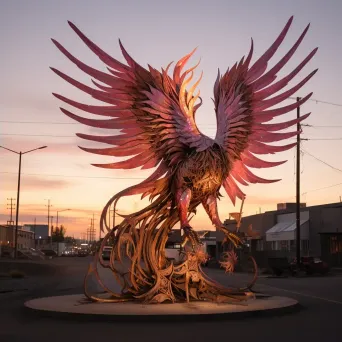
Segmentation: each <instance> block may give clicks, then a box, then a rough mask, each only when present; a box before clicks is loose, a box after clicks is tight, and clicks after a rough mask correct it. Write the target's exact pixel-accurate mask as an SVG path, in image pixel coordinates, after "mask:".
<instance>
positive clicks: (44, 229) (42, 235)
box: [24, 224, 50, 240]
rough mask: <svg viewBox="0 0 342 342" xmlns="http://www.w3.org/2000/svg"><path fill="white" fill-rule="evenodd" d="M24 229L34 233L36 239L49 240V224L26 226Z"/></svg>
mask: <svg viewBox="0 0 342 342" xmlns="http://www.w3.org/2000/svg"><path fill="white" fill-rule="evenodd" d="M24 228H25V229H28V230H30V231H31V232H33V233H34V234H35V236H36V239H41V240H44V239H47V238H48V237H49V236H50V231H49V226H48V225H47V224H24Z"/></svg>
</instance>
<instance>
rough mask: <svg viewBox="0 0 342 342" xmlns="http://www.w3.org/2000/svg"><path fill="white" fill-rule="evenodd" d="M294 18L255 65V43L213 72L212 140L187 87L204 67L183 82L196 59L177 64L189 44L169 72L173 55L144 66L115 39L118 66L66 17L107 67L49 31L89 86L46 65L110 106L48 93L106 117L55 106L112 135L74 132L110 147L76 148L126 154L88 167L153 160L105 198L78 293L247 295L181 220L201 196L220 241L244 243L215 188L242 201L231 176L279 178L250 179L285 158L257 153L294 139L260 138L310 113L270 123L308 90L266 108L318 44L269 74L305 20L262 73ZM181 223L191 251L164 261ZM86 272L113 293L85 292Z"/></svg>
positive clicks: (151, 298)
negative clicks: (138, 178)
mask: <svg viewBox="0 0 342 342" xmlns="http://www.w3.org/2000/svg"><path fill="white" fill-rule="evenodd" d="M292 20H293V18H292V17H291V18H290V19H289V21H288V22H287V24H286V26H285V27H284V29H283V30H282V32H281V33H280V35H279V36H278V37H277V39H276V40H275V42H274V43H273V44H272V45H271V47H270V48H269V49H268V50H267V51H266V52H265V53H264V54H263V55H262V56H261V57H260V58H258V59H257V60H256V61H255V62H254V63H251V62H252V55H253V40H252V42H251V48H250V51H249V53H248V55H247V57H246V58H245V57H243V58H242V59H241V60H240V62H238V63H236V64H235V65H234V66H233V67H232V68H230V69H228V70H227V71H226V72H225V73H223V74H221V73H220V71H219V72H218V75H217V79H216V82H215V85H214V99H213V101H214V104H215V113H216V121H217V133H216V136H215V139H211V138H209V137H207V136H205V135H204V134H203V133H201V132H200V130H199V129H198V127H197V126H196V122H195V116H196V112H197V110H198V108H199V107H200V106H201V104H202V99H201V97H200V93H199V92H198V93H197V94H195V90H196V88H197V86H198V84H199V82H200V79H201V77H202V76H201V77H200V79H199V80H197V81H196V82H195V83H194V84H193V85H192V86H191V87H188V86H189V83H190V82H191V81H192V79H193V75H194V70H195V68H196V67H197V66H198V64H197V65H196V66H194V67H192V68H190V69H187V70H185V71H183V70H184V69H185V64H186V63H187V62H188V60H189V59H190V57H191V56H192V55H193V53H194V51H195V50H194V51H192V52H191V53H190V54H188V55H186V56H185V57H183V58H182V59H180V60H179V61H178V62H177V63H176V65H175V67H174V69H173V74H172V75H171V76H170V73H169V70H170V66H171V64H172V63H170V64H169V65H168V66H167V67H166V68H165V69H161V71H158V70H156V69H154V68H153V67H151V66H150V65H149V66H148V69H146V68H144V67H142V66H141V65H139V64H138V63H137V62H136V61H135V60H134V59H133V58H132V57H131V56H130V55H129V54H128V53H127V51H126V50H125V48H124V47H123V45H122V44H121V41H119V44H120V48H121V51H122V54H123V56H124V58H125V60H126V63H127V64H123V63H121V62H119V61H118V60H117V59H115V58H113V57H111V56H110V55H108V54H107V53H106V52H104V51H103V50H102V49H101V48H100V47H98V46H97V45H95V43H93V42H92V41H91V40H90V39H88V38H87V37H86V36H85V35H84V34H83V33H82V32H81V31H80V30H79V29H78V28H77V27H76V26H75V25H74V24H72V23H71V22H69V24H70V26H71V28H72V29H73V30H74V31H75V32H76V34H77V35H78V36H79V37H80V38H81V39H82V41H83V42H84V43H85V44H86V45H87V46H88V47H89V48H90V50H91V51H92V52H93V53H95V55H96V56H97V57H98V58H99V59H100V60H101V61H102V62H104V63H105V64H106V66H107V72H103V71H99V70H96V69H94V68H92V67H90V66H88V65H86V64H84V63H83V62H81V61H80V60H79V59H77V58H76V57H74V56H73V55H72V54H70V53H69V52H68V51H67V50H66V49H65V48H64V47H63V46H62V45H61V44H59V43H58V42H57V41H55V40H53V42H54V44H55V45H56V46H57V48H58V49H59V50H60V51H61V52H62V53H63V54H64V55H65V56H66V57H67V58H68V59H69V60H70V61H71V62H73V63H74V64H75V65H76V66H77V67H78V68H80V69H81V70H82V71H84V72H85V73H86V74H88V75H89V76H91V77H92V82H93V84H94V86H95V87H96V88H94V87H89V86H87V85H85V84H82V83H80V82H78V81H76V80H74V79H73V78H71V77H69V76H67V75H66V74H64V73H62V72H60V71H58V70H56V69H54V68H52V70H53V71H54V72H55V73H56V74H57V75H59V76H60V77H61V78H63V79H64V80H65V81H67V82H69V83H70V84H71V85H73V86H75V87H76V88H78V89H80V90H82V91H84V92H85V93H87V94H89V95H90V96H91V97H93V98H94V99H96V100H99V101H102V102H104V103H105V104H106V105H105V106H98V105H87V104H83V103H79V102H76V101H74V100H71V99H69V98H66V97H64V96H61V95H58V94H54V96H55V97H57V98H58V99H59V100H62V101H63V102H65V103H66V104H67V105H70V106H72V107H75V108H77V109H79V110H81V111H84V112H87V113H91V114H94V115H97V116H99V117H107V119H88V118H84V117H81V116H77V115H75V114H73V113H71V112H70V111H69V110H67V109H64V108H61V110H62V112H63V113H64V114H66V115H67V116H68V117H70V118H71V119H73V120H76V121H78V122H80V123H82V124H84V125H87V126H91V127H96V128H103V129H107V130H109V132H110V135H103V136H95V135H87V134H77V136H78V137H80V138H82V139H85V140H88V141H94V142H98V143H103V144H107V145H109V147H106V148H84V147H81V149H82V150H84V151H86V152H90V153H95V154H99V155H104V156H110V157H112V158H113V157H128V156H129V159H126V160H124V161H113V162H111V163H109V164H93V165H94V166H97V167H101V168H106V169H126V170H129V169H134V168H137V167H141V169H153V168H155V171H154V172H153V173H152V174H151V175H150V176H149V177H148V178H147V179H146V180H144V181H143V182H141V183H140V184H137V185H133V186H131V187H129V188H127V189H125V190H123V191H121V192H119V193H118V194H116V195H114V196H113V197H112V198H111V199H110V200H109V202H108V203H107V204H106V206H105V207H104V209H103V212H102V216H101V222H100V229H101V230H102V231H105V232H106V235H105V237H104V239H103V241H102V244H101V248H100V251H99V252H98V253H97V254H96V256H95V261H94V263H92V264H91V265H90V268H89V271H88V275H87V277H86V279H85V294H86V296H87V297H88V298H89V299H91V300H93V301H102V302H122V301H131V300H135V301H141V302H149V303H154V302H157V303H160V302H164V301H172V302H173V301H177V300H187V301H189V300H216V301H229V300H230V301H241V300H245V299H246V298H249V295H250V292H249V291H248V289H247V288H244V289H229V288H225V287H223V286H222V285H220V284H218V283H216V282H215V281H214V280H212V279H210V278H209V277H208V276H207V275H206V274H205V273H204V272H203V271H202V269H201V267H200V265H201V261H202V259H203V253H201V249H200V248H199V246H200V244H201V241H200V238H199V236H198V234H197V233H196V231H195V230H194V229H193V228H192V227H191V224H190V222H189V221H190V215H191V213H195V211H196V208H197V207H198V206H199V205H202V206H203V207H204V209H205V211H206V213H207V214H208V216H209V218H210V220H211V222H212V224H213V225H214V226H215V227H216V229H217V230H220V231H222V232H223V233H224V234H225V236H226V241H227V242H230V245H231V246H233V248H234V247H237V246H239V245H242V244H243V243H244V242H243V240H242V239H241V238H240V237H239V236H238V234H236V232H232V231H229V230H228V229H227V228H225V226H224V225H223V223H222V221H221V219H220V216H219V213H218V208H217V201H218V199H219V198H220V196H221V194H220V189H221V188H222V187H223V189H224V190H225V191H226V193H227V194H228V196H229V197H230V199H231V201H232V203H233V204H234V205H235V202H236V199H237V198H238V199H241V200H244V198H245V194H244V193H243V192H242V191H241V189H240V188H239V185H238V183H239V184H241V185H244V186H246V185H248V184H250V183H253V184H254V183H273V182H276V181H278V180H267V179H263V178H261V177H258V176H256V175H255V174H253V173H252V172H251V171H250V168H269V167H274V166H277V165H280V164H282V163H284V161H281V162H270V161H264V160H261V159H259V158H258V157H256V155H265V154H275V153H277V152H282V151H285V150H289V149H291V148H292V147H294V146H295V145H296V143H288V144H286V145H284V146H280V145H269V144H268V143H272V142H278V141H281V140H286V139H289V138H292V137H295V136H297V135H298V134H300V131H297V130H295V131H291V132H288V131H287V132H278V131H281V130H284V129H286V128H288V127H291V126H295V125H297V124H298V123H299V122H301V121H302V120H304V119H306V118H307V117H308V116H309V114H306V115H303V116H302V117H300V118H299V119H294V120H290V121H286V122H280V123H269V122H270V121H271V120H272V119H274V118H278V117H280V116H281V115H283V114H285V113H288V112H290V111H292V110H294V109H296V108H297V107H298V106H301V105H302V104H304V103H305V102H306V101H307V100H308V99H309V98H310V96H311V94H312V93H311V94H309V95H307V96H305V97H303V98H301V99H300V100H299V101H296V102H293V103H287V104H286V103H285V104H283V106H282V107H278V108H274V106H276V105H278V104H280V103H284V101H285V100H288V99H289V98H290V97H291V96H292V95H294V94H295V93H296V92H297V91H298V90H299V89H300V88H301V87H303V86H304V85H305V84H306V83H307V82H308V81H309V80H310V79H311V78H312V76H313V75H314V74H315V73H316V71H317V70H315V71H313V72H311V73H310V74H309V75H308V76H307V77H305V78H304V79H303V80H301V81H300V82H299V83H296V84H294V85H293V86H292V87H289V88H288V89H287V90H286V91H283V92H281V93H279V94H277V95H275V94H276V93H278V92H280V91H281V90H282V89H283V88H285V87H287V86H288V85H289V84H290V82H291V81H292V80H293V79H294V78H295V76H296V75H297V74H298V73H299V72H300V71H301V70H302V69H303V68H304V66H305V65H306V64H307V63H308V62H309V61H310V60H311V59H312V57H313V56H314V55H315V53H316V51H317V49H314V50H313V51H312V52H311V53H309V54H308V56H307V57H306V58H305V59H304V60H303V61H302V62H301V63H300V64H299V65H298V66H297V67H296V68H295V69H294V70H293V71H292V72H291V73H289V74H288V75H287V76H285V77H283V78H280V79H277V74H278V73H279V71H280V70H281V69H282V68H283V67H284V66H285V65H286V64H287V62H288V61H289V60H290V58H291V57H292V56H293V55H294V53H295V52H296V50H297V48H298V47H299V45H300V44H301V42H302V40H303V38H304V36H305V35H306V33H307V31H308V28H309V25H308V26H307V27H306V28H305V30H304V32H303V33H302V34H301V36H300V37H299V39H298V40H297V41H296V42H295V44H294V45H293V46H292V48H291V49H290V50H289V51H288V52H287V53H286V54H285V56H284V57H282V58H281V59H280V61H279V62H277V63H276V64H274V66H273V67H272V68H269V70H268V63H269V61H270V60H271V58H272V57H273V55H274V54H275V53H276V51H277V50H278V48H279V46H280V45H281V43H282V42H283V40H284V38H285V36H286V34H287V32H288V30H289V28H290V26H291V23H292ZM273 95H274V96H273ZM117 130H119V132H120V133H119V134H118V133H117ZM137 194H141V195H142V198H143V197H145V196H149V198H150V204H149V205H148V206H146V207H145V208H144V209H142V210H139V211H137V212H133V213H132V214H130V215H126V216H124V215H122V216H123V218H124V219H123V221H122V222H121V223H120V224H118V225H116V226H115V227H114V228H110V227H109V226H108V223H107V219H106V218H107V214H108V210H109V209H110V207H111V205H114V207H115V206H116V204H117V202H118V200H119V199H120V198H122V197H123V196H129V195H137ZM178 222H180V228H181V229H182V231H183V236H184V244H185V243H186V244H187V246H188V249H187V252H186V256H185V258H184V260H183V261H182V262H180V263H178V264H177V263H174V262H172V261H170V260H169V259H168V258H166V256H165V244H166V242H167V240H168V237H169V234H170V232H171V230H172V228H173V227H174V226H175V225H176V224H177V223H178ZM109 240H111V241H114V242H113V249H112V252H111V257H110V261H109V262H106V261H104V260H103V258H102V253H101V252H102V249H103V247H104V246H106V245H107V244H108V241H109ZM227 256H228V257H227V259H226V261H225V262H223V265H224V266H225V267H226V270H228V271H232V270H233V269H234V264H235V263H236V254H235V253H234V251H233V250H231V251H230V252H228V254H227ZM127 260H128V262H129V267H128V271H126V272H125V271H124V270H122V268H120V267H119V266H118V265H120V263H122V262H127ZM98 263H100V264H101V265H102V266H103V267H105V268H108V269H110V270H111V271H112V272H113V273H114V276H115V278H116V280H117V281H118V282H119V283H120V284H121V286H122V290H121V292H119V293H117V292H113V291H112V290H111V289H109V288H108V287H107V286H106V285H105V284H103V283H102V281H101V279H100V277H99V273H98V269H97V265H98ZM91 274H92V275H95V276H96V278H97V280H98V282H99V284H100V285H101V286H102V287H103V289H104V290H105V291H106V292H107V293H109V295H110V296H109V297H108V296H107V297H106V298H104V297H101V296H97V295H93V294H90V293H89V291H88V287H87V278H88V276H90V275H91Z"/></svg>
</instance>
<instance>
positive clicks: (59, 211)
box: [56, 209, 71, 227]
mask: <svg viewBox="0 0 342 342" xmlns="http://www.w3.org/2000/svg"><path fill="white" fill-rule="evenodd" d="M68 210H71V209H63V210H58V211H57V219H56V227H58V213H61V212H63V211H68Z"/></svg>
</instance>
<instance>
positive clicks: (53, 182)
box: [2, 176, 75, 192]
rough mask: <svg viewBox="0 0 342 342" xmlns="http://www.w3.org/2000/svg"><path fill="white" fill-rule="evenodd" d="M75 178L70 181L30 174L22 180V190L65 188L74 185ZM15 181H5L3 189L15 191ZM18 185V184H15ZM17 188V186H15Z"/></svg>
mask: <svg viewBox="0 0 342 342" xmlns="http://www.w3.org/2000/svg"><path fill="white" fill-rule="evenodd" d="M74 182H75V181H74V180H73V182H72V183H71V182H69V181H67V180H64V179H56V178H53V179H50V178H43V177H36V176H30V177H27V176H25V178H24V179H22V181H21V185H22V186H21V191H23V192H26V191H32V190H34V191H42V190H45V191H46V189H63V188H67V187H69V186H72V185H74ZM13 185H14V183H13V182H4V183H3V184H2V190H3V191H13V190H14V189H13ZM15 187H16V184H15ZM15 189H16V188H15Z"/></svg>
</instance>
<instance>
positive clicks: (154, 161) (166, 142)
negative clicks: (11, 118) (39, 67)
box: [52, 22, 212, 169]
mask: <svg viewBox="0 0 342 342" xmlns="http://www.w3.org/2000/svg"><path fill="white" fill-rule="evenodd" d="M69 24H70V26H71V27H72V29H73V30H74V31H75V32H76V33H77V35H78V36H79V37H80V38H81V39H82V40H83V42H84V43H85V44H86V45H87V46H88V47H89V48H90V49H91V50H92V51H93V52H94V53H95V54H96V55H97V56H98V57H99V58H100V60H102V61H103V62H104V63H105V64H106V65H107V66H108V67H107V69H108V71H109V73H104V72H102V71H99V70H96V69H94V68H92V67H90V66H88V65H86V64H84V63H82V62H81V61H80V60H78V59H77V58H75V57H74V56H73V55H71V54H70V53H69V52H68V51H67V50H66V49H65V48H64V47H63V46H62V45H61V44H59V43H58V42H57V41H55V40H52V41H53V42H54V44H55V45H56V46H57V48H58V49H59V50H60V51H61V52H62V53H63V54H64V55H65V56H66V57H68V58H69V59H70V60H71V61H72V62H73V63H74V64H76V65H77V66H78V67H79V68H80V69H81V70H83V71H84V72H85V73H87V74H88V75H90V76H91V77H93V78H94V79H95V80H93V79H92V82H93V83H94V85H95V86H96V87H97V88H98V89H94V88H91V87H88V86H86V85H84V84H82V83H80V82H78V81H76V80H74V79H73V78H71V77H69V76H67V75H65V74H64V73H62V72H60V71H58V70H56V69H54V68H52V70H53V71H54V72H55V73H56V74H58V75H59V76H60V77H62V78H63V79H64V80H66V81H67V82H69V83H71V84H72V85H73V86H75V87H77V88H78V89H80V90H82V91H84V92H86V93H88V94H89V95H91V96H92V97H93V98H95V99H97V100H100V101H102V102H105V103H107V104H109V105H107V106H91V105H86V104H82V103H78V102H75V101H73V100H70V99H68V98H66V97H64V96H61V95H57V94H54V95H55V96H56V97H57V98H58V99H60V100H62V101H64V102H65V103H67V104H68V105H71V106H73V107H75V108H77V109H80V110H83V111H85V112H88V113H91V114H95V115H100V116H106V117H108V118H109V119H107V120H97V119H87V118H84V117H81V116H77V115H75V114H73V113H71V112H70V111H68V110H66V109H64V108H61V110H62V111H63V113H65V114H66V115H67V116H69V117H70V118H72V119H74V120H76V121H78V122H80V123H83V124H85V125H88V126H92V127H98V128H104V129H112V130H113V129H118V130H120V133H121V134H118V135H110V136H93V135H86V134H77V136H79V137H80V138H83V139H86V140H91V141H96V142H100V143H106V144H109V145H112V146H114V147H109V148H100V149H93V148H82V149H83V150H85V151H87V152H91V153H95V154H100V155H108V156H115V157H122V156H124V157H126V156H133V157H131V158H129V159H127V160H124V161H120V162H114V163H110V164H95V166H98V167H103V168H110V169H132V168H136V167H139V166H140V167H142V168H143V169H149V168H153V167H155V166H157V165H158V164H159V163H160V162H162V164H163V167H164V169H165V167H166V169H167V168H168V167H171V166H172V165H175V164H177V163H178V162H179V161H180V160H182V158H184V157H185V153H186V151H187V150H188V149H189V148H194V149H196V150H201V149H204V148H206V147H207V146H208V145H210V144H212V140H211V139H209V138H208V137H206V136H204V135H203V134H201V133H200V131H199V130H198V128H197V126H196V124H195V121H194V114H195V112H196V110H197V109H198V107H199V106H200V105H201V103H199V104H197V105H195V102H196V101H197V99H198V98H199V94H197V95H196V96H194V95H193V94H194V90H195V88H196V87H197V85H198V83H199V81H200V80H198V81H197V82H196V83H195V84H194V85H193V86H192V88H191V89H190V90H189V91H187V90H186V86H187V85H188V84H189V82H190V81H191V79H192V77H193V70H194V69H195V68H196V66H197V65H196V66H195V67H193V68H191V69H189V70H186V71H185V72H184V73H182V74H181V72H182V69H183V67H184V65H185V64H186V62H187V61H188V60H189V58H190V57H191V56H192V54H193V53H194V51H195V50H194V51H193V52H192V53H190V54H188V55H187V56H185V57H183V58H182V59H181V60H180V61H179V62H178V63H177V64H176V66H175V68H174V72H173V78H171V77H169V76H168V69H169V67H170V65H171V63H170V64H169V66H168V67H167V68H166V70H163V69H162V71H161V72H159V71H157V70H155V69H153V68H152V67H151V66H149V70H146V69H144V68H143V67H142V66H140V65H139V64H138V63H136V62H135V61H134V60H133V59H132V57H130V56H129V55H128V53H127V52H126V50H125V49H124V47H123V46H122V44H121V42H120V41H119V43H120V47H121V51H122V54H123V56H124V58H125V59H126V62H127V64H128V65H124V64H122V63H121V62H119V61H117V60H116V59H114V58H112V57H111V56H109V55H108V54H107V53H105V52H104V51H102V50H101V49H100V48H99V47H98V46H97V45H95V44H94V43H93V42H92V41H90V40H89V39H88V38H87V37H86V36H85V35H84V34H83V33H82V32H81V31H80V30H79V29H78V28H77V27H76V26H75V25H73V24H72V23H70V22H69ZM99 82H101V83H99Z"/></svg>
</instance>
